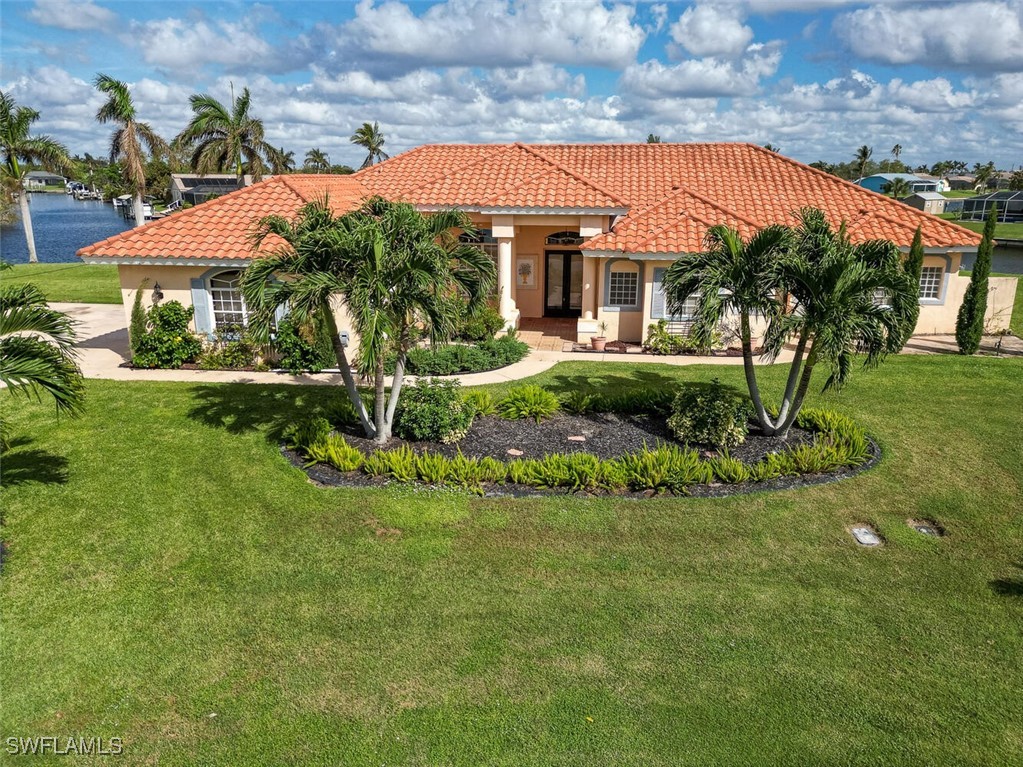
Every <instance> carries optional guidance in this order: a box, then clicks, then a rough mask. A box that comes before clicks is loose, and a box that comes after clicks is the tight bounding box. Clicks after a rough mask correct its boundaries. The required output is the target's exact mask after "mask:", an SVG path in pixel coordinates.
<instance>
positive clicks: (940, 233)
mask: <svg viewBox="0 0 1023 767" xmlns="http://www.w3.org/2000/svg"><path fill="white" fill-rule="evenodd" d="M526 153H529V154H530V155H531V156H532V158H534V159H542V160H547V161H550V163H551V166H550V168H551V169H550V170H546V169H545V168H544V166H542V165H537V164H536V163H535V162H534V159H527V158H526V157H525V156H524V155H525V154H526ZM533 171H536V173H535V175H533ZM356 177H357V178H359V179H360V180H361V181H362V182H363V183H364V184H365V185H366V187H367V188H368V189H369V190H370V192H372V193H373V194H380V195H383V196H386V197H391V198H395V199H403V200H407V201H409V202H412V203H415V204H417V205H423V206H443V205H451V206H457V207H474V208H487V207H494V208H496V207H542V206H546V205H547V204H549V202H550V201H554V200H557V201H558V202H560V204H561V205H562V206H566V207H588V206H592V207H594V208H600V207H602V203H603V204H605V205H606V204H608V203H611V204H612V205H614V206H616V207H627V208H629V209H630V212H629V213H628V215H626V216H624V217H621V218H619V219H618V220H617V222H616V223H615V225H614V232H613V235H614V236H609V235H608V234H603V235H600V236H598V237H596V238H593V239H592V240H590V241H589V242H587V243H586V244H585V245H584V248H585V249H587V250H590V249H593V250H596V249H602V250H603V249H608V250H622V251H623V252H628V253H665V252H679V251H677V250H664V249H663V248H668V247H676V248H681V249H692V248H696V247H700V244H701V243H702V242H703V239H704V236H705V235H706V232H707V229H708V227H709V226H711V225H712V224H717V223H733V222H735V225H737V226H739V224H741V223H744V224H745V225H748V226H752V227H762V226H766V225H768V224H775V223H780V224H792V223H794V221H795V220H796V218H795V217H796V213H797V211H798V210H799V209H800V208H802V207H805V206H814V207H818V208H821V209H822V210H823V211H824V212H825V213H826V214H827V215H828V217H829V218H830V219H831V221H832V223H833V224H834V225H836V226H837V225H838V224H839V223H841V222H842V221H847V222H848V223H849V232H850V235H851V236H852V237H853V239H854V240H856V241H860V240H866V239H872V238H875V237H886V238H889V239H892V240H894V241H895V242H896V243H897V244H899V245H902V246H906V247H908V246H909V244H910V243H911V242H912V239H913V232H914V231H915V230H916V227H917V226H920V227H921V228H922V232H923V240H924V245H925V246H926V247H932V248H938V247H967V248H972V247H975V246H976V245H977V244H978V243H979V242H980V236H979V235H978V234H976V233H974V232H971V231H969V230H966V229H964V228H962V227H960V226H957V225H955V224H953V223H952V222H950V221H944V220H942V219H939V218H936V217H934V216H931V215H929V214H927V213H924V212H923V211H919V210H916V209H914V208H910V207H909V206H908V205H904V204H902V203H900V202H896V201H895V200H892V199H890V198H887V197H884V196H882V195H879V194H876V193H875V192H871V191H870V190H868V189H864V188H863V187H860V186H857V185H855V184H852V183H850V182H848V181H843V180H841V179H839V178H837V177H835V176H832V175H830V174H828V173H824V172H822V171H818V170H816V169H815V168H811V167H809V166H807V165H803V164H801V163H798V162H796V161H795V160H791V159H789V158H787V157H785V156H783V155H780V154H777V153H775V152H771V151H769V150H766V149H764V148H762V147H758V146H755V145H752V144H534V145H525V144H489V145H488V144H470V145H466V144H454V145H451V144H437V145H427V146H421V147H418V148H416V149H414V150H412V151H410V152H406V153H404V154H401V155H398V156H397V157H394V158H392V159H390V160H388V161H386V162H384V163H381V164H379V165H375V166H373V167H372V168H369V169H367V170H364V171H360V172H359V173H358V174H356ZM567 178H572V179H575V180H577V181H579V182H585V184H584V185H582V186H578V187H575V186H569V184H570V182H569V181H567V180H566V179H567ZM591 188H592V190H595V191H591ZM597 192H599V194H597ZM586 194H590V195H591V196H589V197H586V196H585V195H586ZM559 195H560V196H559ZM601 195H603V199H601ZM740 229H742V226H740ZM598 246H599V247H598Z"/></svg>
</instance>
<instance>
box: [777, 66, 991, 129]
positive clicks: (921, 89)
mask: <svg viewBox="0 0 1023 767" xmlns="http://www.w3.org/2000/svg"><path fill="white" fill-rule="evenodd" d="M777 100H778V102H779V103H781V104H783V105H785V106H787V107H790V108H793V109H798V110H801V111H810V112H869V111H874V112H877V111H881V110H885V109H888V110H896V111H895V112H893V114H896V115H900V114H902V112H900V111H898V110H909V111H910V112H912V113H921V114H926V113H951V114H958V113H960V112H961V111H962V110H965V109H971V108H973V107H976V106H978V105H979V104H981V103H983V99H982V97H981V96H980V95H979V94H978V92H977V91H976V90H969V91H964V90H956V89H955V87H954V86H953V85H952V83H951V82H950V81H949V80H947V79H945V78H944V77H936V78H933V79H931V80H917V81H915V82H904V81H903V80H901V79H899V78H896V79H894V80H891V81H889V82H888V83H881V82H878V81H877V80H875V79H874V78H872V77H871V76H870V75H867V74H864V73H863V72H858V71H856V70H853V71H852V72H851V73H850V74H849V75H847V76H845V77H836V78H834V79H832V80H828V81H827V82H825V83H809V84H803V85H794V86H792V87H791V89H790V90H789V91H788V92H783V93H780V94H779V95H778V96H777ZM913 119H914V120H915V119H916V118H915V117H914V118H913Z"/></svg>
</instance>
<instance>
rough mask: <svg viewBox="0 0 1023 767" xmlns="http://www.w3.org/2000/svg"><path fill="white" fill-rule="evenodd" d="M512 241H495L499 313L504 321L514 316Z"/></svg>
mask: <svg viewBox="0 0 1023 767" xmlns="http://www.w3.org/2000/svg"><path fill="white" fill-rule="evenodd" d="M511 289H512V241H511V237H498V239H497V290H498V295H499V296H500V299H501V301H500V312H501V316H502V317H504V318H505V320H508V321H511V320H513V319H514V315H515V301H514V300H512V294H511Z"/></svg>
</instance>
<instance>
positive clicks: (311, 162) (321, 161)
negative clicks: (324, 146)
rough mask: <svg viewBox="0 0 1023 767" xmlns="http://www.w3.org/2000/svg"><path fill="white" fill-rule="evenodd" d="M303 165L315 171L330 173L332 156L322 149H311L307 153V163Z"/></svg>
mask: <svg viewBox="0 0 1023 767" xmlns="http://www.w3.org/2000/svg"><path fill="white" fill-rule="evenodd" d="M302 167H304V168H305V169H306V170H311V171H313V172H315V173H330V157H328V156H327V153H326V152H324V151H322V150H320V149H316V148H313V149H310V150H309V151H308V152H306V153H305V163H304V165H303V166H302Z"/></svg>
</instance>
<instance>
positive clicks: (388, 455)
mask: <svg viewBox="0 0 1023 767" xmlns="http://www.w3.org/2000/svg"><path fill="white" fill-rule="evenodd" d="M363 470H364V471H365V472H366V473H367V474H369V475H371V476H374V477H391V478H392V479H396V480H398V481H399V482H414V481H415V480H416V479H417V478H418V477H419V462H418V460H417V456H416V454H415V453H414V452H412V448H410V447H409V446H408V445H402V446H401V447H399V448H396V449H395V450H374V451H373V452H372V453H371V454H370V455H368V456H366V462H365V463H364V464H363Z"/></svg>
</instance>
